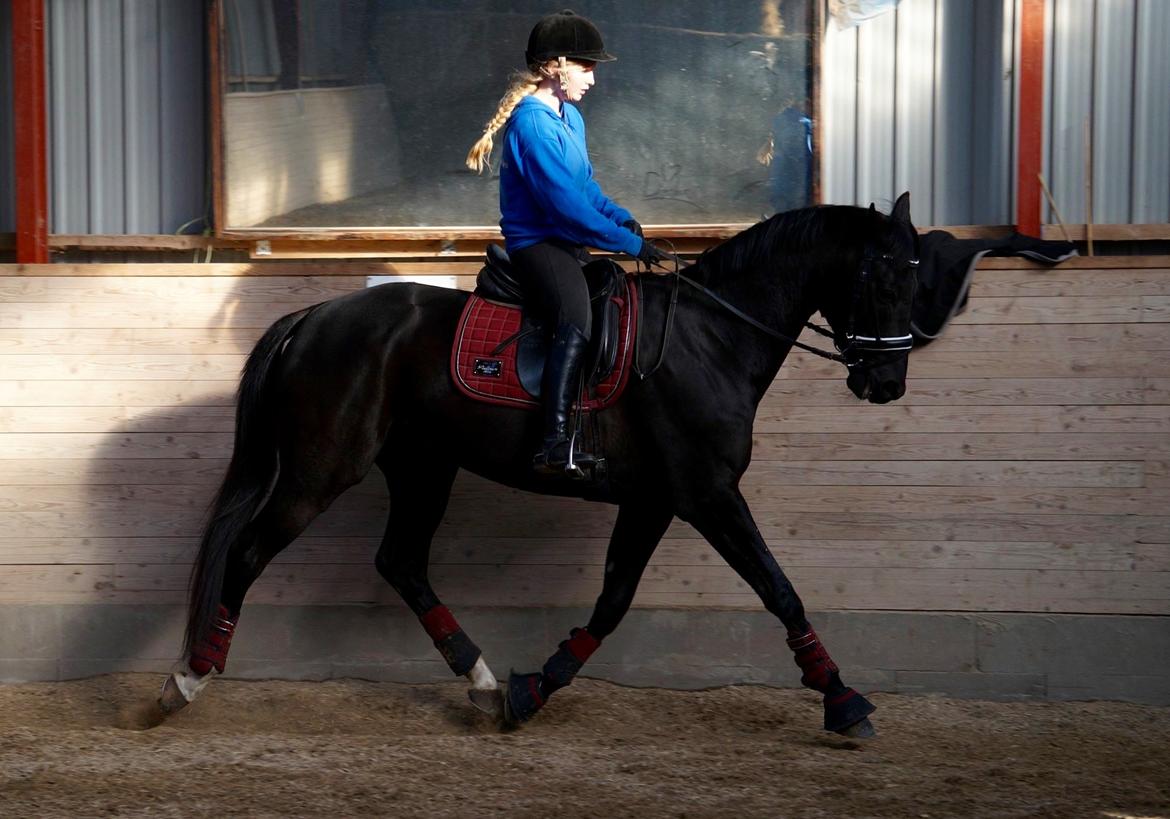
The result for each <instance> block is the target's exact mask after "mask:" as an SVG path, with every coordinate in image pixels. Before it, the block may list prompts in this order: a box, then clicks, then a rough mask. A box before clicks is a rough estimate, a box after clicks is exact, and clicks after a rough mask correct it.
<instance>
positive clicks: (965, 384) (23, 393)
mask: <svg viewBox="0 0 1170 819" xmlns="http://www.w3.org/2000/svg"><path fill="white" fill-rule="evenodd" d="M913 366H914V365H913V363H911V381H910V384H909V391H908V392H907V393H906V395H905V396H904V397H903V398H902V399H901V400H899V402H898V406H905V407H919V406H956V405H957V406H963V407H969V406H996V405H1003V404H1007V405H1011V406H1046V405H1054V404H1057V405H1081V404H1170V378H1148V377H1144V376H1143V377H1137V376H1131V377H1127V378H1095V377H1094V378H1088V377H1084V378H1080V377H1078V378H1010V379H1003V378H997V379H994V380H991V379H983V378H962V377H957V378H923V377H921V376H920V375H918V374H917V373H916V372H915V371H914V369H913ZM237 385H238V382H237V381H236V380H235V379H231V380H221V381H204V380H199V379H192V380H177V379H151V380H149V381H136V380H124V379H111V380H102V381H85V382H78V381H72V380H67V379H48V380H39V379H38V380H35V381H20V380H17V381H9V380H0V406H7V407H55V406H65V405H69V406H76V407H87V406H125V407H144V408H153V407H166V408H172V407H174V406H176V405H190V406H234V404H235V392H236V387H237ZM763 406H764V407H765V408H768V407H781V406H817V407H825V406H831V407H842V408H847V409H849V410H852V411H854V412H859V413H865V412H868V411H869V410H871V409H873V407H871V406H869V405H866V404H863V403H861V402H860V401H858V400H857V398H856V397H855V396H854V395H853V393H851V392H850V391H849V389H848V388H847V387H846V386H845V383H844V381H843V380H840V379H838V378H833V379H823V380H803V381H796V380H793V379H777V380H776V381H775V382H773V384H772V386H771V388H770V389H769V390H768V394H767V396H766V397H765V399H764V403H763Z"/></svg>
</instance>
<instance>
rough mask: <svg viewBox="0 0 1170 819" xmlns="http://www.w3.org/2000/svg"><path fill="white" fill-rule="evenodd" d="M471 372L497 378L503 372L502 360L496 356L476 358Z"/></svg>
mask: <svg viewBox="0 0 1170 819" xmlns="http://www.w3.org/2000/svg"><path fill="white" fill-rule="evenodd" d="M472 372H474V373H475V374H476V375H482V376H484V377H485V378H499V377H500V376H501V375H503V374H504V362H503V361H501V360H500V359H498V358H477V359H475V366H474V367H473V368H472Z"/></svg>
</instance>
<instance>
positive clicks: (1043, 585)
mask: <svg viewBox="0 0 1170 819" xmlns="http://www.w3.org/2000/svg"><path fill="white" fill-rule="evenodd" d="M184 569H185V567H182V566H169V567H167V566H149V565H147V566H143V565H139V564H114V565H109V566H7V567H5V571H4V573H3V574H0V601H2V602H5V603H33V602H37V603H42V604H43V603H81V602H120V603H182V602H184V599H185V585H186V572H185V570H184ZM330 569H331V571H330V572H329V573H328V574H327V575H324V576H323V573H322V572H321V571H320V567H317V566H306V565H304V564H275V565H272V566H270V567H269V569H268V571H267V572H266V573H265V574H264V575H263V576H262V577H261V578H260V580H259V581H258V582H257V583H256V585H255V586H254V587H253V589H252V590H251V592H250V594H249V601H250V602H253V603H285V604H315V603H332V604H338V603H341V604H345V603H355V604H371V603H381V604H397V603H399V601H398V599H397V595H396V594H395V592H394V591H393V590H392V589H390V587H389V586H388V585H387V584H386V583H385V582H384V581H383V580H382V579H381V578H380V577H378V575H377V573H376V572H374V571H372V570H371V569H370V568H368V567H361V566H350V565H335V566H332V567H330ZM602 571H603V569H602V567H601V566H589V567H587V566H541V567H538V568H536V569H534V568H533V567H530V566H524V565H508V564H500V565H493V566H439V567H436V568H435V571H434V572H433V577H432V580H433V583H434V585H435V588H436V591H437V592H438V593H439V594H440V596H441V597H442V598H443V599H444V600H445V602H447V603H448V604H449V605H451V606H453V607H456V609H457V608H458V606H460V605H465V606H466V605H475V606H550V605H553V606H556V605H583V606H585V605H591V604H592V602H593V601H594V599H595V598H596V595H597V592H598V590H599V589H600V586H601V576H602ZM791 577H792V580H793V583H794V585H795V586H796V587H797V588H798V589H799V590H800V593H801V596H802V598H803V599H804V601H805V604H806V606H807V607H808V608H809V609H810V610H832V609H837V608H842V607H846V606H847V607H848V608H850V609H887V610H918V609H921V608H929V609H934V610H941V611H986V610H992V611H1020V610H1025V611H1044V612H1062V613H1073V612H1079V613H1106V612H1110V613H1126V614H1167V613H1170V573H1167V572H1143V573H1136V572H1112V571H1102V572H1096V571H1063V570H1055V571H1049V570H1029V569H990V570H979V569H923V568H912V569H871V568H867V569H853V568H816V569H814V568H809V569H803V568H797V569H794V570H793V571H792V572H791ZM845 601H848V602H847V603H846V602H845ZM909 601H914V602H913V604H910V602H909ZM634 604H635V605H637V606H654V607H659V606H677V605H680V604H681V605H688V604H690V605H695V604H698V605H712V604H714V605H720V606H726V607H730V608H747V609H758V608H759V606H760V603H759V600H758V599H756V597H755V595H754V594H753V593H752V592H751V591H750V590H749V589H748V588H747V586H746V584H745V583H744V581H743V580H741V579H740V578H738V577H737V576H736V575H735V574H734V573H733V572H731V571H730V570H729V569H728V568H727V567H725V566H717V565H713V566H689V567H686V568H685V570H681V571H679V570H677V569H675V568H673V567H662V566H651V567H649V568H648V569H647V571H646V574H645V575H644V577H643V580H642V583H641V585H640V586H639V589H638V592H637V595H636V596H635V600H634ZM1119 609H1120V611H1118V610H1119Z"/></svg>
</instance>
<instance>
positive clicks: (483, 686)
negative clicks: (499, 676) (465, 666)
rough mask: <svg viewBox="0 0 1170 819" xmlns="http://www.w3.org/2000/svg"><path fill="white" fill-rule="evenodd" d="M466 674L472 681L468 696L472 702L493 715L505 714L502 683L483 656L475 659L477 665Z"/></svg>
mask: <svg viewBox="0 0 1170 819" xmlns="http://www.w3.org/2000/svg"><path fill="white" fill-rule="evenodd" d="M465 676H466V677H467V679H468V680H470V681H471V689H470V690H469V691H468V692H467V696H468V698H469V699H470V700H471V702H472V704H473V705H474V706H475V707H476V708H478V709H479V710H480V711H483V712H484V713H485V714H491V715H492V716H493V717H501V716H503V714H504V696H503V694H501V693H500V684H499V682H497V681H496V675H495V674H493V673H492V670H491V669H490V668H488V664H487V663H485V662H484V661H483V657H482V656H480V658H479V659H478V660H476V661H475V665H474V666H472V668H471V670H470V671H468V672H467V674H466V675H465Z"/></svg>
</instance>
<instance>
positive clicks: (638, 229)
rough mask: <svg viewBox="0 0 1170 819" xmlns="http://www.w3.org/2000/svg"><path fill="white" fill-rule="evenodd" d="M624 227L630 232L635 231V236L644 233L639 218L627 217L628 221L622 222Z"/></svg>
mask: <svg viewBox="0 0 1170 819" xmlns="http://www.w3.org/2000/svg"><path fill="white" fill-rule="evenodd" d="M622 227H624V228H625V229H626V230H628V231H630V233H633V234H634V235H635V236H641V235H642V226H641V225H639V224H638V220H637V219H627V220H626V221H624V222H622Z"/></svg>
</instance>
